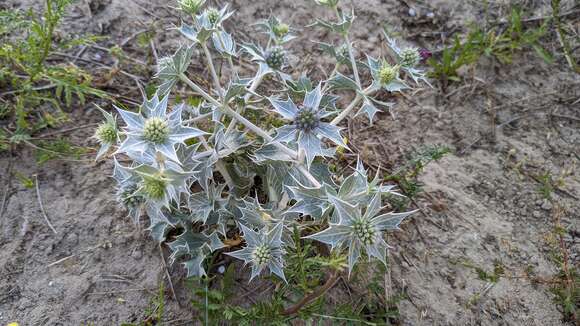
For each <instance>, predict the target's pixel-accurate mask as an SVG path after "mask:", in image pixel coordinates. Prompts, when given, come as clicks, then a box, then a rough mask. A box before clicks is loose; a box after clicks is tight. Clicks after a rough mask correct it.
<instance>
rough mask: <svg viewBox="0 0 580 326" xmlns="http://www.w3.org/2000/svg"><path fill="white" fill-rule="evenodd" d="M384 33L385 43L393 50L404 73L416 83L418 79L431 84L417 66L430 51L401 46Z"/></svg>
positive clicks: (427, 56) (425, 58)
mask: <svg viewBox="0 0 580 326" xmlns="http://www.w3.org/2000/svg"><path fill="white" fill-rule="evenodd" d="M384 34H385V38H386V39H387V45H388V46H389V48H391V50H393V52H395V54H396V56H397V61H398V64H399V65H400V66H401V68H402V70H403V71H404V72H405V74H406V75H407V76H409V77H411V79H413V81H415V83H417V84H418V83H419V81H423V82H425V83H426V84H427V85H429V86H431V84H430V83H429V81H428V80H427V77H426V74H425V72H424V71H423V70H422V69H419V68H417V66H418V65H419V63H423V62H425V60H427V59H428V58H429V57H430V56H431V52H429V51H426V50H425V51H424V50H419V49H418V48H416V47H405V48H401V47H399V45H398V44H397V41H396V40H395V39H392V38H390V37H389V35H388V34H387V33H386V32H385V33H384ZM396 88H398V87H396Z"/></svg>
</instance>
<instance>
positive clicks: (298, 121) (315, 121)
mask: <svg viewBox="0 0 580 326" xmlns="http://www.w3.org/2000/svg"><path fill="white" fill-rule="evenodd" d="M294 125H295V126H296V128H297V129H299V130H303V131H305V132H311V131H312V130H314V129H315V128H316V127H318V126H319V125H320V117H319V116H318V112H317V111H316V110H314V109H312V108H308V107H301V108H299V109H298V113H296V118H294Z"/></svg>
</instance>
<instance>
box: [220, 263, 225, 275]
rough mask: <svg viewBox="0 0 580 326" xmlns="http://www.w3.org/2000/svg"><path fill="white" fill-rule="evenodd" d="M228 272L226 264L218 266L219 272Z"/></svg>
mask: <svg viewBox="0 0 580 326" xmlns="http://www.w3.org/2000/svg"><path fill="white" fill-rule="evenodd" d="M225 272H226V268H225V267H224V265H221V266H220V267H218V273H220V274H223V273H225Z"/></svg>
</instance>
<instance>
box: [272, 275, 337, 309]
mask: <svg viewBox="0 0 580 326" xmlns="http://www.w3.org/2000/svg"><path fill="white" fill-rule="evenodd" d="M339 276H340V273H339V272H338V271H335V272H334V273H333V274H332V276H330V278H329V279H328V280H327V281H326V283H324V285H322V286H321V287H319V288H318V289H316V291H314V292H312V293H310V294H308V295H307V296H305V297H303V298H302V299H301V300H300V301H298V302H297V303H296V304H294V305H292V306H290V307H288V308H287V309H285V310H284V311H282V315H284V316H290V315H294V314H295V313H297V312H298V311H300V309H301V308H302V307H304V306H305V305H307V304H309V303H311V302H312V301H314V300H316V299H318V298H319V297H320V296H322V295H323V294H324V293H326V291H328V290H330V289H331V288H332V287H333V286H334V284H336V281H338V277H339Z"/></svg>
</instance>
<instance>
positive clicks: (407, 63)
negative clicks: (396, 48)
mask: <svg viewBox="0 0 580 326" xmlns="http://www.w3.org/2000/svg"><path fill="white" fill-rule="evenodd" d="M399 56H400V64H401V66H403V67H406V68H412V67H415V66H416V65H417V64H419V62H420V61H421V54H420V53H419V50H418V49H417V48H405V49H403V50H401V53H399Z"/></svg>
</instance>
